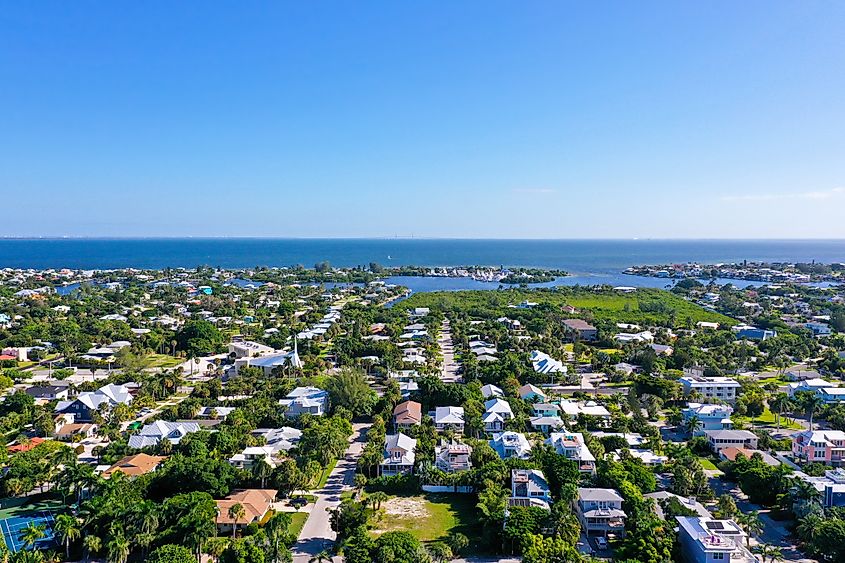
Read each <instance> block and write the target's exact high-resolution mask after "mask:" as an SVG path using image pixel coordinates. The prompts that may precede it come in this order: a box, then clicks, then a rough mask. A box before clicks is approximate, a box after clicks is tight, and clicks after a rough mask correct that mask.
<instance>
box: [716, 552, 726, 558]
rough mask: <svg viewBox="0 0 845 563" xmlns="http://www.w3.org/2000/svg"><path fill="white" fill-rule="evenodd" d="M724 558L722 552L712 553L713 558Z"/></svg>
mask: <svg viewBox="0 0 845 563" xmlns="http://www.w3.org/2000/svg"><path fill="white" fill-rule="evenodd" d="M724 558H725V554H724V553H714V554H713V559H724Z"/></svg>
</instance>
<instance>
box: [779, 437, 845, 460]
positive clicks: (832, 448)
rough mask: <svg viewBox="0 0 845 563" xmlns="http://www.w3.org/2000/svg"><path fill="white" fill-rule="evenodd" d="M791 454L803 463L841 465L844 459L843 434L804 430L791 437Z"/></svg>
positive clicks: (844, 443)
mask: <svg viewBox="0 0 845 563" xmlns="http://www.w3.org/2000/svg"><path fill="white" fill-rule="evenodd" d="M792 454H793V455H794V456H795V457H797V458H798V459H802V460H805V461H808V462H809V461H817V462H820V463H824V464H827V465H835V466H839V465H842V460H843V459H845V432H843V431H842V430H805V431H803V432H799V433H798V434H794V435H793V436H792Z"/></svg>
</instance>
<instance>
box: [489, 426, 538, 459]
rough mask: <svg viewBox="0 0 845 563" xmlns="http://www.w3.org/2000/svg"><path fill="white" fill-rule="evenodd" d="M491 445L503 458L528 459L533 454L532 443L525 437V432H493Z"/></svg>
mask: <svg viewBox="0 0 845 563" xmlns="http://www.w3.org/2000/svg"><path fill="white" fill-rule="evenodd" d="M490 447H491V448H493V449H494V450H496V453H497V454H499V457H500V458H502V459H508V458H509V457H516V458H519V459H528V457H529V456H530V455H531V443H530V442H529V441H528V439H527V438H526V437H525V434H520V433H519V432H510V431H508V432H501V433H498V434H493V439H492V440H490Z"/></svg>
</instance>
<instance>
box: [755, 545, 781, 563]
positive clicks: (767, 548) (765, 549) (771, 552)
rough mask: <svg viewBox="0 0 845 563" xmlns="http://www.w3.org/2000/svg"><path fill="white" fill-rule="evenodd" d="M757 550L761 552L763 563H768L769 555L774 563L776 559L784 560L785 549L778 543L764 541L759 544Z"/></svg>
mask: <svg viewBox="0 0 845 563" xmlns="http://www.w3.org/2000/svg"><path fill="white" fill-rule="evenodd" d="M755 551H756V552H757V553H759V554H760V558H761V559H762V560H763V563H766V558H767V557H770V558H771V561H772V563H775V561H783V551H782V550H781V548H779V547H778V546H776V545H769V544H767V543H763V544H760V545H759V546H757V549H755Z"/></svg>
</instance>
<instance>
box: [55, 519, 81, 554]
mask: <svg viewBox="0 0 845 563" xmlns="http://www.w3.org/2000/svg"><path fill="white" fill-rule="evenodd" d="M53 530H55V531H56V535H58V536H59V538H61V540H62V543H63V544H65V556H66V557H67V558H68V559H70V544H71V542H74V541H76V540H77V539H79V536H80V535H82V530H81V529H80V527H79V520H77V519H76V518H74V517H73V516H71V515H70V514H59V515H58V516H57V517H56V523H55V524H54V525H53Z"/></svg>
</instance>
